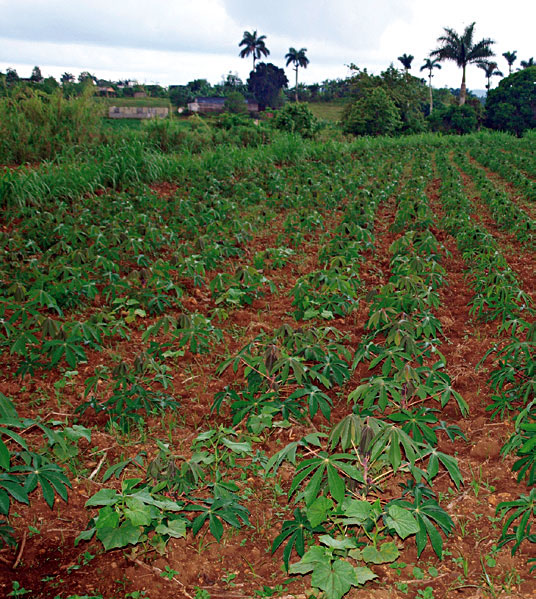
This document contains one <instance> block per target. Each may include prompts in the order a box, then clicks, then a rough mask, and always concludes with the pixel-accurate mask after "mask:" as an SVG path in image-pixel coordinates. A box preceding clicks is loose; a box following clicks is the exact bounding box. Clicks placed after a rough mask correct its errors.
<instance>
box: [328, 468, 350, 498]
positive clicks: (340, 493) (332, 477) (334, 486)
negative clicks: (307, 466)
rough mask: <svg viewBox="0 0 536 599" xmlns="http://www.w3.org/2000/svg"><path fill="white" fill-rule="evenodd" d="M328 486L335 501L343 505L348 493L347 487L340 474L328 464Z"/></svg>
mask: <svg viewBox="0 0 536 599" xmlns="http://www.w3.org/2000/svg"><path fill="white" fill-rule="evenodd" d="M328 485H329V491H330V493H331V496H332V497H333V499H335V501H336V502H337V503H342V501H343V499H344V494H345V492H346V486H345V484H344V480H343V479H342V478H341V477H340V476H339V473H338V472H337V470H336V469H335V468H334V467H333V466H332V465H331V464H328Z"/></svg>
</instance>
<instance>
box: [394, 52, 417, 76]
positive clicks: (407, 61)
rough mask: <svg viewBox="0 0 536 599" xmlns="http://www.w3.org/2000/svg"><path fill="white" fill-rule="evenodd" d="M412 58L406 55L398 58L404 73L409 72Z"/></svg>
mask: <svg viewBox="0 0 536 599" xmlns="http://www.w3.org/2000/svg"><path fill="white" fill-rule="evenodd" d="M413 58H414V56H412V55H411V54H406V53H404V54H402V56H399V57H398V60H399V61H400V62H401V63H402V64H403V65H404V70H405V71H406V73H409V70H410V69H411V63H412V62H413Z"/></svg>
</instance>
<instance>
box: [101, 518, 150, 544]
mask: <svg viewBox="0 0 536 599" xmlns="http://www.w3.org/2000/svg"><path fill="white" fill-rule="evenodd" d="M140 537H141V529H140V528H139V527H138V526H132V524H128V523H126V522H125V523H123V524H122V525H121V526H119V527H118V528H100V529H98V530H97V538H98V539H99V541H100V542H101V543H102V544H103V545H104V549H105V550H106V551H110V549H115V548H116V547H126V546H127V545H136V543H137V542H138V541H139V540H140Z"/></svg>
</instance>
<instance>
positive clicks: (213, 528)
mask: <svg viewBox="0 0 536 599" xmlns="http://www.w3.org/2000/svg"><path fill="white" fill-rule="evenodd" d="M209 528H210V532H211V533H212V536H213V537H214V538H215V539H216V540H217V541H218V542H219V541H220V540H221V537H222V535H223V524H222V523H221V520H220V519H219V518H217V517H216V516H214V514H210V518H209Z"/></svg>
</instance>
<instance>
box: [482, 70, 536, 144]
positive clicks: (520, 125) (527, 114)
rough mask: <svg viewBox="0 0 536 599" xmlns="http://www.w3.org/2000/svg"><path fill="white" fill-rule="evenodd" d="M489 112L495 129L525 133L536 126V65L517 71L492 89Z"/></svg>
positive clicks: (487, 105)
mask: <svg viewBox="0 0 536 599" xmlns="http://www.w3.org/2000/svg"><path fill="white" fill-rule="evenodd" d="M486 115H487V118H486V124H487V125H488V126H489V127H491V128H492V129H499V130H500V131H509V132H511V133H515V134H516V135H521V134H522V133H523V132H524V131H526V130H527V129H534V128H536V67H529V68H527V69H522V70H521V71H518V72H517V73H513V74H512V75H509V76H508V77H505V78H504V79H502V80H501V81H500V82H499V85H498V86H497V87H496V88H495V89H492V90H490V92H489V95H488V98H487V100H486Z"/></svg>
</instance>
